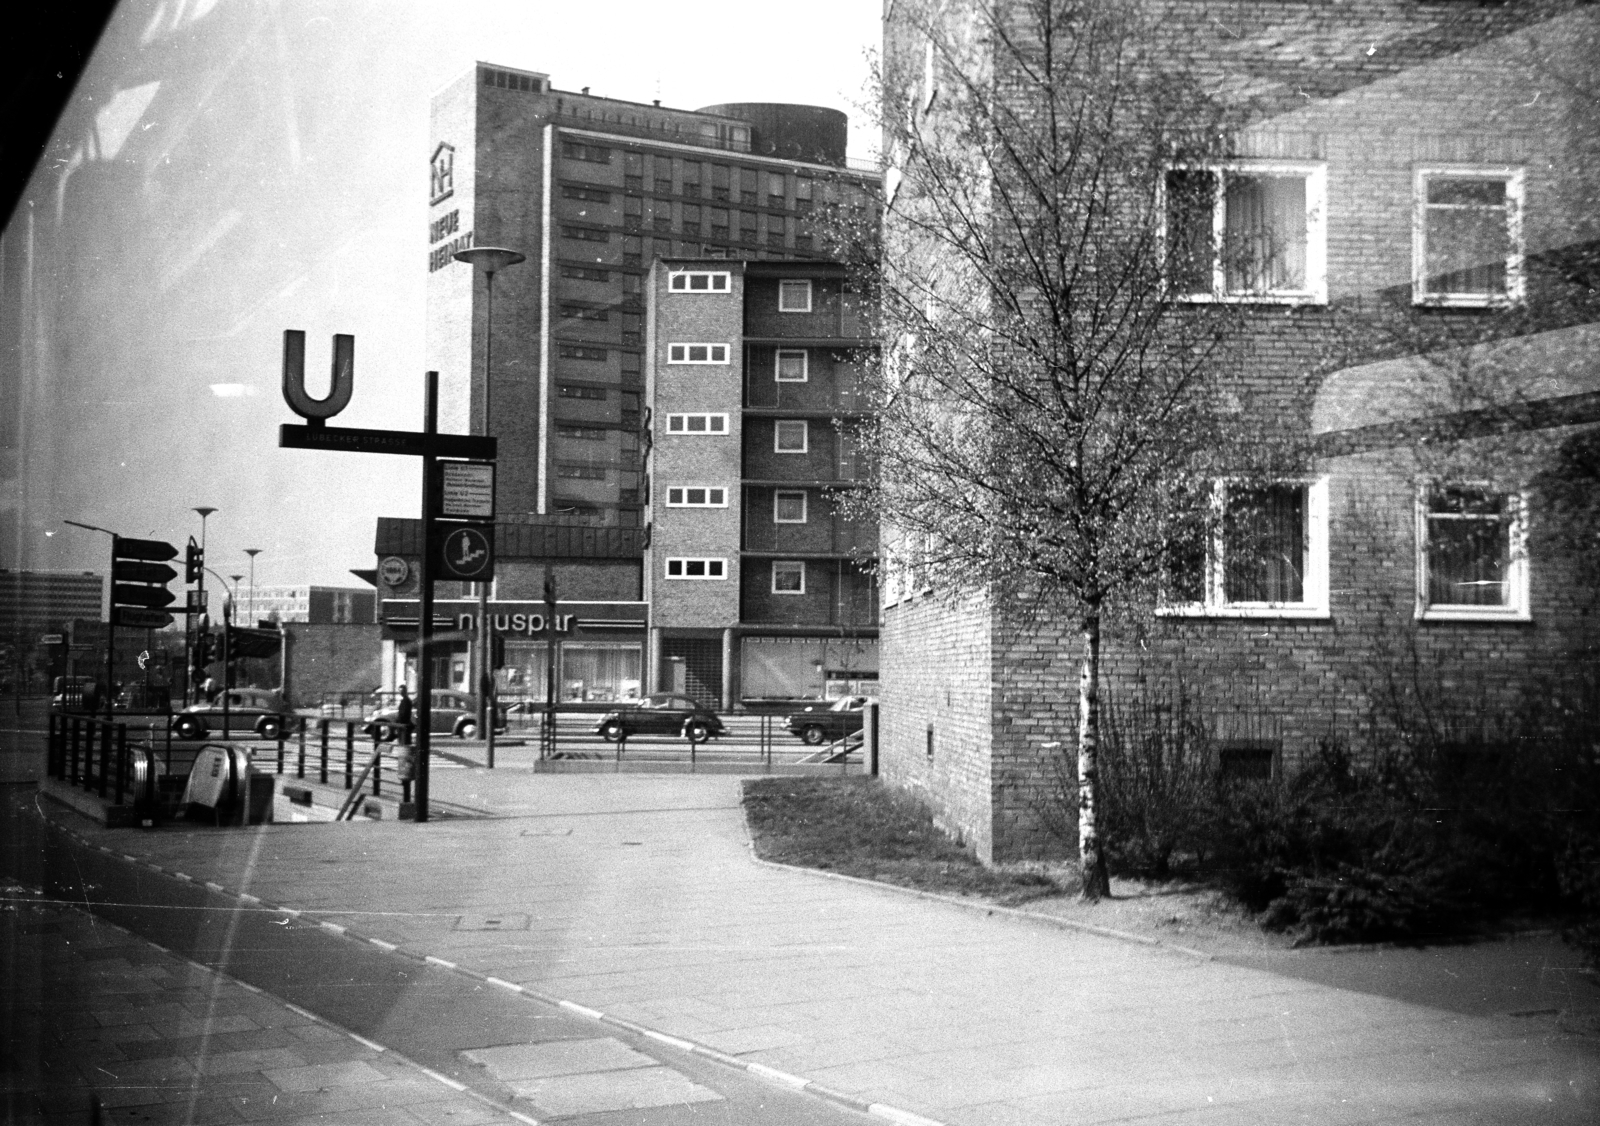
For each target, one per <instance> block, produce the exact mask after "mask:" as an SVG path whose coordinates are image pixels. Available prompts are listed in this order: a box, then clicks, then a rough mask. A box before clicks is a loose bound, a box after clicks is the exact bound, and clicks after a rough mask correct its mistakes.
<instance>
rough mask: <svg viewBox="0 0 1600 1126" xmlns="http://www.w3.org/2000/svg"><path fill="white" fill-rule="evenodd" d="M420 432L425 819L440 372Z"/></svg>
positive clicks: (432, 381)
mask: <svg viewBox="0 0 1600 1126" xmlns="http://www.w3.org/2000/svg"><path fill="white" fill-rule="evenodd" d="M424 396H425V398H424V402H423V408H422V411H423V414H422V432H423V434H424V435H425V436H426V437H425V440H424V446H423V448H424V449H425V450H426V451H427V452H426V453H424V454H423V455H422V572H421V574H419V575H418V576H417V580H418V582H419V584H420V585H421V587H422V605H421V607H420V610H421V612H420V613H419V614H418V615H417V749H416V756H415V757H416V764H417V765H416V772H417V781H416V787H415V794H416V799H417V813H416V819H417V820H418V821H427V820H428V749H429V745H430V740H429V736H430V735H431V734H432V732H433V514H434V501H433V474H434V464H435V462H436V460H437V459H436V458H435V457H434V455H433V445H432V443H430V442H427V441H426V438H431V437H432V436H433V435H434V434H435V433H436V432H437V431H438V429H439V373H438V372H436V371H430V372H429V373H428V375H427V386H426V390H425V391H424Z"/></svg>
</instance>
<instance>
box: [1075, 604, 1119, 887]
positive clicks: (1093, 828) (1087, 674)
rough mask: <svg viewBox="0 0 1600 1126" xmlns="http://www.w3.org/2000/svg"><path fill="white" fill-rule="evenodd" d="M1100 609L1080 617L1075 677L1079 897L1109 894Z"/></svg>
mask: <svg viewBox="0 0 1600 1126" xmlns="http://www.w3.org/2000/svg"><path fill="white" fill-rule="evenodd" d="M1099 808H1100V610H1099V607H1091V608H1090V611H1089V613H1088V614H1087V615H1086V616H1085V617H1084V620H1083V667H1082V669H1081V670H1080V672H1079V676H1078V864H1079V868H1080V871H1081V874H1082V877H1083V891H1082V892H1081V893H1080V895H1081V896H1082V898H1084V899H1087V900H1090V901H1093V900H1097V899H1102V898H1104V897H1107V896H1109V895H1110V894H1111V876H1110V875H1109V874H1108V873H1107V871H1106V854H1105V850H1104V848H1103V847H1102V846H1101V841H1100V826H1099V824H1098V822H1097V820H1096V815H1097V814H1098V812H1099Z"/></svg>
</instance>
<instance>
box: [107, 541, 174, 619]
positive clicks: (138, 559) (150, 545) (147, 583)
mask: <svg viewBox="0 0 1600 1126" xmlns="http://www.w3.org/2000/svg"><path fill="white" fill-rule="evenodd" d="M177 554H178V549H177V548H175V547H173V546H172V545H171V544H170V543H163V542H162V541H161V540H134V539H127V538H125V537H123V536H113V537H112V538H111V624H112V625H114V626H135V627H138V628H142V629H161V628H162V627H163V626H168V625H171V624H172V615H171V614H169V613H167V612H166V611H165V610H164V609H162V607H164V606H170V605H171V604H172V602H173V599H174V597H175V596H174V595H173V593H172V592H171V591H170V590H168V589H167V584H168V583H169V582H171V581H172V580H173V579H175V578H177V577H178V572H176V571H174V570H173V569H172V568H171V567H168V566H167V564H166V561H167V560H168V559H173V558H175V557H176V556H177Z"/></svg>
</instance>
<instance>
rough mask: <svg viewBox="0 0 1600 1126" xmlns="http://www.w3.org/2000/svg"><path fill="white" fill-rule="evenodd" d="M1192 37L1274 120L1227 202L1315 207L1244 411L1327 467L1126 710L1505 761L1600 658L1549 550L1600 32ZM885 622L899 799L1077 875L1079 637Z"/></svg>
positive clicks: (1279, 9)
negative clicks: (1415, 722) (1476, 750)
mask: <svg viewBox="0 0 1600 1126" xmlns="http://www.w3.org/2000/svg"><path fill="white" fill-rule="evenodd" d="M965 7H966V5H964V4H959V3H958V4H955V5H947V6H946V11H947V13H948V15H949V18H952V19H955V18H957V17H958V16H959V15H960V14H961V12H962V11H963V10H964V8H965ZM916 10H917V9H916V7H915V5H913V4H908V3H904V2H902V3H900V4H897V5H896V6H894V7H893V9H892V10H891V12H890V15H889V16H888V18H887V23H886V28H887V30H886V37H887V38H886V42H887V43H888V45H889V47H888V49H889V50H891V51H893V50H901V51H907V52H920V51H921V49H922V44H921V43H920V42H919V41H918V40H917V36H916V35H915V33H914V32H913V31H911V30H910V29H909V26H908V24H907V22H906V21H908V20H909V19H910V17H911V15H912V14H914V12H915V11H916ZM1161 10H1162V13H1163V16H1162V23H1161V29H1162V30H1161V34H1164V35H1166V36H1168V37H1170V43H1169V44H1168V45H1167V46H1168V47H1169V49H1170V50H1171V51H1172V52H1173V53H1174V54H1177V55H1181V56H1182V57H1184V58H1185V59H1186V60H1187V61H1188V62H1189V63H1190V64H1191V65H1192V66H1194V67H1195V68H1196V69H1197V70H1198V71H1200V72H1201V73H1203V74H1205V75H1206V76H1207V77H1209V78H1212V79H1214V80H1215V81H1216V84H1217V88H1219V89H1223V90H1227V91H1232V92H1234V95H1235V96H1236V98H1237V101H1238V104H1239V106H1240V107H1242V108H1243V109H1245V110H1246V113H1247V120H1246V123H1245V124H1244V125H1243V126H1242V127H1241V128H1239V129H1238V131H1237V133H1236V134H1235V135H1233V136H1232V137H1230V138H1229V145H1230V151H1231V155H1230V158H1229V160H1228V161H1226V162H1225V164H1224V166H1223V167H1222V168H1221V169H1220V170H1219V171H1221V172H1223V173H1224V174H1225V173H1226V172H1227V171H1230V170H1231V171H1237V172H1241V173H1246V174H1248V173H1254V174H1256V175H1258V176H1262V177H1267V178H1274V177H1275V178H1276V179H1272V180H1270V182H1271V183H1273V184H1274V185H1275V187H1274V188H1273V189H1272V190H1279V188H1283V189H1285V190H1291V191H1292V193H1293V195H1292V199H1293V206H1295V207H1298V206H1299V200H1300V198H1301V196H1300V193H1301V192H1304V200H1305V204H1304V206H1305V209H1306V215H1307V220H1306V232H1305V246H1306V265H1305V268H1304V272H1303V275H1302V276H1301V277H1300V278H1298V279H1296V283H1295V284H1294V285H1293V286H1290V287H1288V288H1289V289H1292V290H1293V292H1292V293H1287V292H1286V293H1283V294H1278V295H1272V294H1264V295H1258V296H1255V297H1248V296H1247V297H1246V298H1245V300H1246V301H1247V302H1248V303H1249V310H1250V316H1249V323H1248V325H1247V327H1246V329H1245V333H1246V340H1245V341H1244V343H1245V345H1246V346H1245V347H1244V348H1243V349H1242V350H1241V351H1242V354H1243V355H1245V357H1246V358H1245V359H1244V360H1243V361H1241V362H1240V363H1239V365H1238V366H1237V368H1236V369H1235V370H1232V371H1231V372H1230V373H1229V375H1228V386H1227V387H1226V391H1227V393H1228V394H1229V395H1231V396H1232V400H1231V401H1232V402H1234V403H1235V404H1236V407H1237V415H1238V418H1239V424H1240V425H1241V426H1252V427H1256V428H1258V429H1259V430H1260V431H1261V432H1262V433H1264V434H1268V435H1271V434H1280V435H1289V436H1291V437H1293V438H1295V439H1296V440H1298V441H1301V442H1304V443H1305V444H1306V445H1308V446H1309V448H1310V449H1311V450H1312V451H1313V453H1314V456H1313V457H1311V458H1310V459H1309V460H1308V461H1307V463H1306V464H1305V472H1304V473H1302V474H1298V475H1295V476H1294V477H1293V478H1291V479H1286V480H1285V481H1284V483H1283V495H1282V497H1281V501H1282V506H1281V509H1280V510H1279V513H1278V518H1279V519H1280V520H1281V521H1284V522H1285V525H1284V526H1287V527H1289V528H1290V529H1291V533H1292V534H1291V533H1285V544H1284V554H1285V557H1286V558H1288V560H1289V562H1288V564H1287V565H1286V566H1285V567H1284V568H1282V571H1281V573H1277V574H1275V575H1267V576H1265V577H1263V576H1261V575H1257V576H1255V577H1254V578H1253V579H1252V578H1251V577H1249V576H1238V575H1235V574H1234V573H1232V572H1230V571H1229V569H1228V564H1227V562H1226V560H1225V559H1222V558H1219V557H1218V554H1217V553H1218V552H1219V551H1220V548H1218V547H1217V546H1216V545H1215V544H1214V545H1213V546H1212V548H1211V551H1210V555H1209V557H1208V560H1207V563H1206V564H1205V581H1204V583H1203V584H1202V588H1201V589H1197V590H1196V592H1195V593H1194V594H1193V596H1192V597H1190V598H1188V599H1186V600H1178V601H1175V602H1174V604H1173V605H1171V606H1169V607H1167V608H1166V610H1165V611H1164V612H1157V613H1155V614H1152V615H1150V616H1149V617H1148V619H1147V620H1143V621H1139V622H1134V623H1129V624H1126V625H1123V626H1120V627H1118V628H1117V629H1116V630H1115V631H1113V632H1112V633H1111V634H1110V635H1108V637H1107V639H1106V643H1105V648H1104V667H1105V680H1104V681H1103V692H1104V693H1105V694H1106V695H1107V696H1109V697H1110V698H1111V699H1112V700H1113V701H1115V700H1117V699H1122V700H1129V699H1132V698H1134V697H1136V696H1138V695H1140V694H1141V693H1142V694H1144V695H1145V697H1146V698H1159V699H1166V700H1168V701H1171V700H1173V699H1175V698H1177V697H1178V696H1179V695H1181V696H1183V697H1184V698H1186V699H1187V700H1188V701H1190V702H1191V703H1192V704H1193V705H1194V706H1195V707H1196V708H1197V709H1198V712H1199V714H1200V715H1202V716H1203V718H1204V722H1205V723H1206V725H1207V727H1208V729H1209V730H1210V731H1211V733H1212V735H1213V736H1214V738H1215V739H1216V742H1217V744H1218V745H1219V746H1220V747H1221V748H1222V752H1223V754H1224V756H1225V757H1227V758H1228V760H1229V761H1231V762H1232V763H1233V764H1234V765H1235V766H1236V767H1238V768H1240V769H1244V770H1255V771H1260V772H1266V771H1271V772H1274V773H1281V772H1284V771H1286V770H1290V769H1293V768H1294V767H1295V766H1296V765H1297V764H1298V763H1299V762H1301V761H1303V760H1304V759H1305V758H1306V756H1308V755H1310V754H1313V753H1314V752H1315V751H1316V749H1317V747H1318V745H1319V743H1322V742H1324V741H1327V740H1342V741H1344V742H1346V743H1347V744H1351V745H1359V744H1360V743H1361V740H1362V739H1364V738H1367V737H1369V736H1371V735H1372V734H1373V733H1374V727H1373V725H1374V724H1375V723H1376V724H1379V725H1380V726H1381V723H1382V721H1383V712H1384V707H1385V703H1386V701H1387V700H1389V699H1391V698H1393V697H1394V696H1395V694H1396V693H1398V694H1400V695H1402V696H1406V695H1408V696H1409V698H1410V699H1411V700H1412V701H1413V702H1416V703H1420V704H1425V705H1427V706H1429V707H1431V708H1434V709H1436V710H1437V711H1438V712H1439V713H1441V715H1442V718H1441V719H1440V720H1439V722H1440V723H1442V724H1443V725H1444V726H1445V727H1446V728H1448V729H1450V730H1456V731H1459V732H1460V733H1461V735H1462V737H1463V738H1469V737H1472V736H1473V735H1474V733H1477V734H1478V735H1480V736H1481V735H1482V734H1483V733H1485V732H1490V733H1492V732H1493V730H1494V729H1495V724H1496V722H1497V721H1498V720H1499V719H1500V718H1502V717H1504V716H1505V715H1507V714H1509V713H1510V711H1511V710H1512V709H1513V708H1515V707H1517V706H1519V701H1521V700H1523V699H1524V698H1525V696H1526V695H1527V694H1528V693H1530V692H1532V693H1539V692H1542V691H1547V690H1548V687H1547V686H1549V685H1553V684H1556V683H1558V682H1560V681H1561V680H1562V678H1563V677H1564V676H1566V675H1568V674H1569V673H1570V672H1571V671H1572V669H1573V667H1574V665H1575V664H1576V663H1581V662H1582V661H1589V662H1593V660H1594V658H1595V655H1596V637H1597V630H1596V625H1595V616H1594V613H1593V609H1594V606H1593V602H1594V599H1593V592H1592V590H1591V591H1589V592H1588V593H1585V591H1584V588H1583V584H1582V582H1581V580H1580V576H1579V573H1578V572H1579V567H1580V565H1581V563H1582V561H1581V560H1579V559H1577V558H1574V557H1572V556H1570V555H1563V554H1561V553H1560V552H1559V551H1557V550H1555V549H1554V548H1552V547H1550V546H1549V544H1548V535H1547V533H1549V532H1550V531H1552V529H1551V528H1550V527H1549V526H1548V522H1547V523H1546V524H1545V525H1543V526H1542V525H1541V510H1540V504H1541V497H1540V493H1539V489H1538V487H1537V486H1538V478H1539V475H1540V473H1541V472H1544V471H1546V470H1547V469H1548V468H1549V467H1550V466H1551V464H1552V462H1553V459H1554V458H1555V457H1557V456H1558V454H1559V451H1561V450H1562V448H1563V446H1566V447H1567V448H1568V449H1569V450H1570V449H1572V448H1573V447H1572V445H1571V444H1572V443H1574V442H1579V441H1583V440H1585V436H1586V435H1592V433H1593V429H1594V427H1593V424H1594V423H1595V422H1596V421H1597V420H1600V360H1597V359H1596V357H1597V356H1600V351H1597V348H1596V345H1597V343H1600V333H1597V331H1596V328H1595V324H1594V321H1595V316H1594V312H1595V305H1594V299H1593V297H1592V292H1593V290H1592V289H1591V288H1589V287H1592V286H1593V284H1594V280H1593V275H1592V273H1590V274H1588V275H1587V280H1585V277H1586V276H1585V274H1584V272H1583V270H1584V268H1585V267H1582V266H1581V265H1578V264H1575V263H1581V262H1583V261H1584V259H1583V255H1584V254H1586V253H1587V254H1588V255H1589V257H1588V259H1587V262H1588V264H1589V265H1588V267H1587V268H1590V269H1592V263H1593V257H1592V256H1593V250H1592V243H1589V242H1586V241H1585V240H1592V238H1593V236H1594V228H1593V199H1594V196H1593V190H1594V189H1593V182H1594V181H1593V176H1594V173H1595V172H1596V171H1597V169H1596V167H1595V161H1594V157H1595V154H1596V153H1597V152H1600V146H1597V144H1596V141H1597V135H1600V121H1596V120H1595V118H1594V117H1593V116H1592V107H1593V102H1592V100H1590V101H1588V102H1587V103H1585V102H1584V101H1583V100H1582V94H1581V87H1582V84H1583V82H1585V81H1587V82H1588V83H1589V86H1588V91H1589V95H1590V96H1591V98H1592V91H1593V80H1592V74H1593V62H1592V57H1591V56H1589V55H1586V53H1585V52H1586V51H1592V49H1593V47H1594V45H1595V44H1596V43H1597V42H1600V35H1597V30H1596V29H1597V23H1596V18H1595V15H1594V12H1593V10H1592V9H1586V8H1585V7H1584V6H1583V5H1575V4H1561V3H1505V4H1498V3H1475V2H1472V0H1463V2H1458V3H1445V2H1425V0H1349V2H1329V3H1279V2H1267V0H1238V2H1229V3H1212V2H1208V0H1193V2H1174V3H1167V4H1165V5H1162V7H1161ZM931 65H932V64H930V75H932V73H933V72H932V70H931ZM1585 76H1588V77H1585ZM1585 106H1587V107H1588V108H1587V110H1585V108H1584V107H1585ZM1216 182H1217V183H1218V184H1224V183H1226V182H1227V181H1226V177H1225V175H1224V176H1221V177H1219V179H1218V180H1217V181H1216ZM1217 190H1218V191H1219V192H1222V193H1224V194H1225V193H1226V192H1227V191H1229V190H1231V189H1230V188H1228V187H1219V188H1218V189H1217ZM893 221H894V219H893V216H892V215H891V216H890V217H889V219H888V222H890V223H893ZM1224 221H1226V222H1231V221H1232V220H1223V219H1219V222H1224ZM1472 223H1476V224H1477V226H1476V227H1473V228H1471V231H1467V230H1466V228H1464V227H1463V224H1472ZM1472 232H1476V233H1472ZM1474 239H1478V240H1479V241H1478V242H1476V243H1474V242H1473V240H1474ZM1485 239H1487V240H1488V242H1487V243H1486V242H1484V241H1483V240H1485ZM1430 240H1431V242H1430ZM1452 240H1454V242H1453V243H1452ZM1496 240H1498V241H1496ZM1484 245H1494V246H1498V247H1501V248H1502V249H1501V250H1498V251H1495V252H1494V253H1492V254H1489V255H1488V257H1487V258H1485V256H1484V255H1485V252H1483V251H1482V250H1481V247H1482V246H1484ZM1430 246H1431V247H1432V249H1433V252H1434V255H1435V257H1434V258H1429V257H1428V254H1429V250H1428V248H1429V247H1430ZM1451 254H1455V255H1456V257H1455V258H1450V255H1451ZM1474 255H1476V257H1473V256H1474ZM1439 260H1445V261H1448V262H1450V263H1453V265H1450V266H1448V267H1439V270H1445V269H1451V270H1455V271H1456V272H1454V273H1449V274H1448V275H1441V274H1440V273H1439V271H1438V270H1435V269H1434V268H1433V267H1431V266H1429V265H1428V263H1430V262H1435V261H1439ZM1221 276H1222V271H1221V268H1220V267H1219V270H1218V277H1219V278H1220V277H1221ZM1453 341H1454V342H1456V343H1452V342H1453ZM1219 488H1225V486H1219ZM1219 495H1221V494H1219ZM1223 503H1226V502H1225V501H1224V502H1223ZM1475 537H1476V538H1475ZM884 603H885V608H884V620H883V635H882V673H881V676H882V680H881V684H882V701H883V718H882V723H883V729H882V730H883V752H882V753H883V772H884V774H885V776H886V777H887V778H888V779H889V780H891V781H892V782H895V783H897V784H899V785H902V786H905V787H908V788H911V789H913V790H916V791H918V792H920V793H922V794H923V795H924V796H926V797H927V798H928V799H929V801H930V802H931V803H932V804H933V805H934V807H935V808H936V810H937V811H938V815H939V817H940V819H941V820H942V821H943V823H944V824H945V825H946V826H947V827H948V828H949V829H951V830H952V831H954V832H956V833H958V834H959V835H960V836H961V837H962V838H963V839H964V840H965V841H967V842H969V843H970V844H971V846H972V847H973V848H974V849H975V851H976V852H977V853H978V855H979V856H980V857H982V858H984V859H985V860H990V861H999V860H1006V859H1014V858H1018V857H1024V856H1028V855H1034V854H1038V853H1041V852H1048V851H1052V850H1059V849H1060V848H1061V847H1062V846H1061V845H1060V843H1059V842H1058V841H1055V840H1053V839H1052V838H1051V837H1050V836H1049V835H1048V834H1047V833H1046V832H1045V830H1044V828H1043V825H1042V822H1041V818H1040V816H1039V810H1040V806H1041V803H1043V802H1046V801H1047V800H1048V794H1049V791H1050V790H1051V789H1052V787H1053V786H1054V785H1055V784H1056V783H1057V782H1058V780H1059V775H1058V774H1057V773H1056V771H1057V768H1056V767H1055V766H1053V765H1052V763H1053V761H1054V760H1055V755H1054V754H1053V753H1052V752H1051V751H1049V750H1047V749H1046V747H1045V744H1048V743H1059V744H1061V746H1062V747H1063V748H1064V749H1066V750H1067V751H1068V753H1070V749H1071V747H1072V745H1073V742H1074V739H1075V733H1076V725H1077V679H1078V658H1079V652H1080V641H1079V637H1078V634H1077V630H1076V628H1075V626H1074V623H1071V622H1066V621H1055V620H1046V621H1042V622H1041V621H1037V620H1035V621H1023V620H1018V619H1017V617H1016V615H1014V614H1012V613H1010V612H1009V611H1007V610H1006V608H1005V607H1003V606H999V605H996V604H994V603H993V602H992V601H990V600H987V599H982V598H969V599H963V600H957V601H956V602H955V603H954V604H952V603H951V602H950V601H949V600H948V599H945V598H942V597H941V592H940V591H939V590H937V589H926V590H918V589H910V588H909V587H908V585H907V584H905V583H887V582H886V588H885V592H884Z"/></svg>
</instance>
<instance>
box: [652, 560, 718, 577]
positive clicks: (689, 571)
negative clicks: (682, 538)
mask: <svg viewBox="0 0 1600 1126" xmlns="http://www.w3.org/2000/svg"><path fill="white" fill-rule="evenodd" d="M727 577H728V561H727V560H726V559H694V558H669V559H668V560H667V578H669V579H725V578H727Z"/></svg>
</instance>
